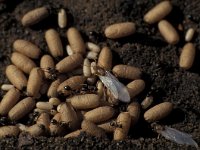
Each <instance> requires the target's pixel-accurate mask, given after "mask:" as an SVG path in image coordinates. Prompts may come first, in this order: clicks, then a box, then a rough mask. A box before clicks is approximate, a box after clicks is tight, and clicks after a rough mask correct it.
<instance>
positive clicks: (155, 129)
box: [151, 122, 164, 133]
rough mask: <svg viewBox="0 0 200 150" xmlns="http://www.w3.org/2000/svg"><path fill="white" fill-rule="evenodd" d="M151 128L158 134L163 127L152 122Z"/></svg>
mask: <svg viewBox="0 0 200 150" xmlns="http://www.w3.org/2000/svg"><path fill="white" fill-rule="evenodd" d="M151 128H152V130H153V131H154V132H157V133H159V132H160V131H162V130H164V126H161V125H159V124H157V122H154V123H152V124H151Z"/></svg>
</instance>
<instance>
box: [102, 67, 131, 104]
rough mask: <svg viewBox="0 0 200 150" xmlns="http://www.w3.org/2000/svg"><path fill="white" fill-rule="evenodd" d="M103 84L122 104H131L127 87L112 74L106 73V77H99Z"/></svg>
mask: <svg viewBox="0 0 200 150" xmlns="http://www.w3.org/2000/svg"><path fill="white" fill-rule="evenodd" d="M99 78H100V80H101V81H102V82H103V84H104V85H105V86H106V87H107V88H108V89H109V90H110V91H111V93H112V94H113V96H114V98H116V99H119V100H120V101H122V102H125V103H129V102H130V95H129V93H128V90H127V88H126V86H124V85H123V84H122V83H121V82H119V81H118V80H117V78H116V77H115V76H114V75H112V74H111V73H110V72H108V71H105V76H99Z"/></svg>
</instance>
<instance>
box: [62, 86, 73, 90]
mask: <svg viewBox="0 0 200 150" xmlns="http://www.w3.org/2000/svg"><path fill="white" fill-rule="evenodd" d="M64 90H67V91H70V90H72V88H71V87H70V86H69V85H66V86H65V87H64Z"/></svg>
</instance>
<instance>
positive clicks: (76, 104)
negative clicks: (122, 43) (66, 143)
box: [0, 1, 195, 140]
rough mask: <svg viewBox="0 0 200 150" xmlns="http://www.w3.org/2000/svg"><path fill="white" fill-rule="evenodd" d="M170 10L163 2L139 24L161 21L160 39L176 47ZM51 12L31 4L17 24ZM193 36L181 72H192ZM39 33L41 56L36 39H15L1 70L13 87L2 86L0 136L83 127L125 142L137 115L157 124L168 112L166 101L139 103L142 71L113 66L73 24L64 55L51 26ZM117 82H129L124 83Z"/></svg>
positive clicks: (117, 27) (123, 31)
mask: <svg viewBox="0 0 200 150" xmlns="http://www.w3.org/2000/svg"><path fill="white" fill-rule="evenodd" d="M172 8H173V7H172V4H171V2H170V1H163V2H160V3H159V4H157V5H156V6H155V7H154V8H152V9H151V10H149V12H147V13H146V14H145V16H144V21H145V22H146V23H148V24H155V23H158V29H159V31H160V33H161V35H162V36H163V38H164V40H165V41H166V42H167V43H169V44H172V45H174V44H177V43H178V42H179V41H180V37H179V34H178V32H177V31H176V29H175V28H174V27H173V25H171V23H170V22H168V21H167V20H165V17H166V16H167V15H168V14H169V13H170V12H171V10H172ZM49 15H50V14H49V11H48V9H47V8H46V7H41V8H36V9H34V10H31V11H29V12H27V13H26V14H25V15H24V16H23V17H22V20H21V23H22V25H23V26H24V27H29V26H32V25H34V24H36V23H38V22H40V21H41V20H43V19H44V18H46V17H48V16H49ZM58 25H59V27H60V28H63V29H65V28H66V25H67V14H66V12H65V9H61V10H60V11H59V13H58ZM135 32H136V24H135V23H134V22H121V23H116V24H112V25H110V26H107V27H106V28H105V32H104V33H105V36H106V37H107V38H110V39H119V38H123V37H126V36H130V35H132V34H134V33H135ZM193 35H194V29H193V28H191V29H189V30H188V31H187V34H186V37H185V40H186V42H187V43H186V44H185V46H184V47H183V50H182V52H181V56H180V63H179V64H180V67H181V68H184V69H190V68H191V67H192V64H193V61H194V57H195V46H194V44H193V43H191V40H192V38H193ZM44 38H45V40H46V44H47V46H48V51H49V53H48V54H42V52H41V50H40V48H39V47H38V46H37V45H35V44H34V41H27V40H24V39H17V40H15V41H14V43H13V49H14V51H13V53H12V54H11V62H12V64H10V65H8V66H7V67H6V70H5V73H6V77H7V79H8V80H9V82H10V84H7V83H6V84H3V85H2V86H1V89H2V90H4V91H7V92H6V94H5V95H4V97H3V99H2V100H1V102H0V115H1V116H2V117H4V118H7V120H9V121H8V122H9V123H8V124H7V125H4V126H1V127H0V138H3V137H5V136H18V135H19V133H20V132H27V133H29V134H31V135H32V136H63V137H64V138H72V137H77V136H78V135H80V133H81V132H86V133H87V134H90V135H92V136H96V137H105V136H106V135H107V134H113V139H114V140H124V139H126V138H127V135H128V134H129V130H130V128H134V126H135V124H137V122H138V120H139V118H140V117H143V118H144V120H146V122H148V123H154V122H157V121H159V120H161V119H163V118H165V117H166V116H168V115H169V114H170V112H171V111H172V110H173V104H172V103H170V102H163V103H160V104H157V105H155V106H153V107H152V103H153V101H154V99H153V97H152V96H147V97H146V98H145V99H144V100H143V101H142V102H141V104H140V103H139V102H136V101H135V97H136V96H137V95H138V94H140V93H141V92H142V91H143V90H144V89H145V82H144V80H142V79H141V75H142V70H141V69H140V68H138V67H135V66H128V65H124V64H118V65H115V66H113V65H112V60H113V56H112V51H111V49H110V48H109V47H108V46H104V47H99V46H98V45H97V44H95V43H92V42H90V41H88V42H85V41H84V40H83V38H82V36H81V34H80V32H79V30H78V29H77V28H75V27H69V28H68V29H66V38H67V40H68V43H69V45H66V52H64V51H65V49H64V48H63V45H62V42H61V38H60V35H59V33H58V32H57V31H56V30H55V29H47V30H46V32H45V37H44ZM66 54H67V55H66ZM58 58H59V59H58ZM38 62H39V63H38ZM37 64H39V65H37ZM120 79H126V80H127V81H129V83H128V84H127V85H124V84H123V83H121V82H120V81H119V80H120ZM155 101H156V100H155ZM121 103H127V108H126V110H125V111H123V112H119V110H118V109H116V106H118V105H121ZM150 106H151V107H150ZM141 109H143V111H144V114H142V112H143V111H141ZM30 113H34V114H37V115H36V116H37V117H35V118H34V120H33V121H32V123H31V124H22V123H20V121H21V120H23V119H24V118H25V117H26V116H28V115H29V114H30ZM13 122H14V123H13Z"/></svg>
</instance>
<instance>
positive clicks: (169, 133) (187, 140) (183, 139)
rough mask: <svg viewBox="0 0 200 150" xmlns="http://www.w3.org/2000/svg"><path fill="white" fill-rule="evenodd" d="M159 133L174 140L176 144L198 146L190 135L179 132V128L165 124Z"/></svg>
mask: <svg viewBox="0 0 200 150" xmlns="http://www.w3.org/2000/svg"><path fill="white" fill-rule="evenodd" d="M160 134H161V135H162V136H164V137H165V138H166V139H168V140H171V141H174V142H176V143H178V144H186V145H193V146H195V147H196V148H198V145H197V143H196V142H195V141H194V140H193V139H192V135H190V134H187V133H184V132H181V131H179V130H176V129H173V128H170V127H167V126H165V129H164V130H163V131H160Z"/></svg>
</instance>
